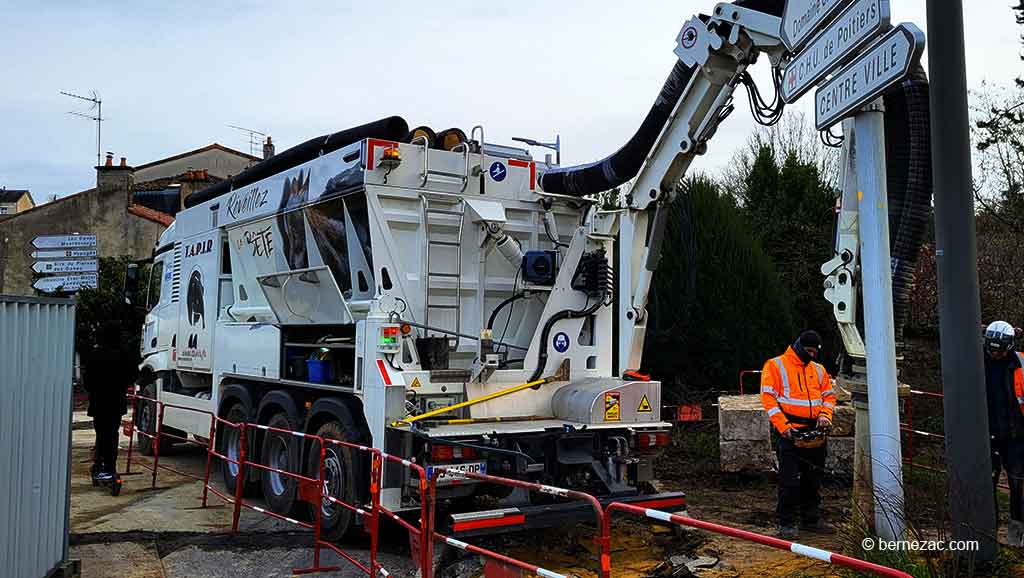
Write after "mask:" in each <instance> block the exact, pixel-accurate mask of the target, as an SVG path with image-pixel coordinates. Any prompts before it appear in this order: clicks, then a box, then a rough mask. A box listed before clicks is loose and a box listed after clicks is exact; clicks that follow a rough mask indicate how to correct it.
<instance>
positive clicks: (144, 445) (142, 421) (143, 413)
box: [132, 382, 175, 456]
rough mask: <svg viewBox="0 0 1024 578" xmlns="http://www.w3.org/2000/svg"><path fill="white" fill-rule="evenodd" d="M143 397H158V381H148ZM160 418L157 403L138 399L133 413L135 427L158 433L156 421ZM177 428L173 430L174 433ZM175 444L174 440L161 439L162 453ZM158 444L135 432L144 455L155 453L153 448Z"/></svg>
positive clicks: (143, 389)
mask: <svg viewBox="0 0 1024 578" xmlns="http://www.w3.org/2000/svg"><path fill="white" fill-rule="evenodd" d="M139 395H141V396H142V397H148V398H150V399H156V383H155V382H154V383H148V384H146V385H145V386H144V387H143V388H142V393H140V394H139ZM158 418H159V410H158V409H157V405H156V403H154V402H151V401H144V400H141V399H140V400H138V404H137V405H136V406H135V413H134V414H133V415H132V419H133V420H134V421H135V429H137V430H138V431H140V432H144V433H148V434H150V435H153V434H155V433H156V422H157V419H158ZM174 431H175V430H171V433H174ZM173 444H174V440H171V439H168V438H163V439H161V440H160V454H161V455H163V454H165V453H167V451H168V450H170V449H171V446H172V445H173ZM155 445H156V443H155V440H153V438H151V437H149V436H144V435H142V434H140V433H136V434H135V447H136V448H138V450H139V453H140V454H142V455H144V456H151V455H153V448H154V446H155Z"/></svg>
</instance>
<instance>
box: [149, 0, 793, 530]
mask: <svg viewBox="0 0 1024 578" xmlns="http://www.w3.org/2000/svg"><path fill="white" fill-rule="evenodd" d="M747 4H751V3H750V2H742V1H741V2H737V3H736V4H728V3H722V4H719V5H718V6H716V7H715V9H714V11H713V13H712V14H711V15H710V16H705V15H702V16H695V17H694V18H693V19H691V20H690V21H688V22H686V23H685V24H684V26H683V28H682V30H681V32H680V34H679V36H678V38H677V39H676V53H677V55H678V56H679V60H678V62H677V63H676V65H675V66H674V68H673V70H672V72H671V74H670V75H669V77H668V79H667V80H666V82H665V85H664V87H663V88H662V90H661V93H660V94H659V95H658V98H657V100H656V101H655V104H654V106H653V107H652V108H651V110H650V111H649V113H648V114H647V117H646V118H645V120H644V121H643V123H642V125H641V126H640V128H639V129H638V131H637V133H636V134H635V135H634V136H633V137H632V138H631V139H630V140H629V142H628V143H627V144H626V145H624V146H623V147H622V148H621V149H619V150H618V151H617V152H615V153H614V154H612V155H611V156H609V157H607V158H606V159H603V160H601V161H599V162H596V163H593V164H590V165H585V166H580V167H559V166H553V165H550V164H547V163H546V162H542V161H538V160H536V159H534V158H532V157H531V156H530V154H529V152H528V151H526V150H523V149H517V148H514V147H508V146H500V145H496V144H492V143H488V142H487V141H486V140H485V138H484V130H483V128H481V127H474V128H473V129H472V130H471V131H470V133H469V135H466V134H465V133H464V132H463V131H461V130H458V129H449V130H446V131H442V132H440V133H435V132H434V131H432V130H431V129H429V128H428V127H419V128H415V129H413V130H410V129H409V127H408V125H407V123H406V122H405V121H404V120H402V119H401V118H399V117H390V118H385V119H383V120H380V121H377V122H373V123H370V124H365V125H361V126H358V127H355V128H351V129H348V130H344V131H341V132H336V133H333V134H329V135H325V136H322V137H318V138H315V139H312V140H310V141H308V142H305V143H303V144H300V145H298V146H296V147H294V148H292V149H289V150H287V151H284V152H282V153H280V154H278V155H276V156H273V157H271V158H269V159H266V160H264V161H263V162H261V163H259V164H256V165H254V166H253V167H251V168H249V169H248V170H246V171H245V172H243V173H241V174H239V175H236V176H235V177H233V178H230V179H227V180H225V181H223V182H220V183H218V184H216V185H214V186H212V187H210V188H208V189H205V190H203V191H199V192H196V193H194V194H192V195H191V196H189V197H188V198H186V199H185V201H184V203H185V206H186V208H185V209H184V210H182V211H181V212H180V213H178V215H177V218H176V219H175V221H174V223H173V224H172V225H171V226H170V227H169V228H168V229H167V230H166V231H165V232H164V233H163V234H162V235H161V236H160V239H159V241H158V242H157V243H156V246H155V247H154V251H153V257H152V264H151V267H150V278H149V287H148V291H147V292H146V295H147V298H146V307H147V308H148V311H149V312H148V315H147V316H146V321H145V327H144V338H143V346H142V355H143V362H142V367H141V378H140V384H139V385H140V386H141V388H142V390H141V391H142V393H143V394H144V395H145V396H146V397H155V398H156V399H158V400H160V401H163V402H165V403H167V404H172V405H173V406H180V407H187V408H194V409H198V410H204V411H209V412H214V413H216V414H217V415H219V416H221V417H223V418H224V419H226V420H228V421H230V422H248V423H254V424H262V425H267V426H270V427H272V428H276V429H280V430H293V431H298V432H303V433H308V434H315V435H317V436H322V437H325V438H332V439H337V440H342V441H349V442H357V443H360V444H365V445H369V446H373V447H375V448H379V449H380V450H382V451H385V452H387V453H389V454H393V455H396V456H401V457H403V458H405V459H408V460H410V461H415V463H417V464H420V465H422V466H424V467H425V468H427V471H428V472H431V471H432V470H431V468H433V467H436V466H445V467H446V468H449V469H452V470H461V471H465V472H478V473H486V474H492V475H497V476H502V477H508V478H516V479H522V480H530V481H536V482H539V483H542V484H546V485H549V486H557V487H560V488H570V489H577V490H582V491H585V492H588V493H591V494H593V495H596V496H599V497H601V498H604V499H614V500H617V501H622V502H633V503H638V504H644V505H647V507H657V508H659V509H663V510H670V511H671V510H679V509H681V508H683V507H684V504H685V500H684V497H683V495H682V494H679V493H663V494H655V493H653V491H654V487H653V484H652V482H653V478H654V461H655V459H656V457H657V456H658V455H659V452H660V451H661V450H662V449H663V448H664V446H666V445H667V444H668V443H669V440H670V435H669V434H670V424H669V423H666V422H664V421H662V420H661V416H660V410H661V384H660V383H659V382H657V381H652V380H650V379H649V378H648V377H646V376H644V375H642V374H641V373H639V371H638V370H639V368H640V366H641V360H642V352H643V345H644V336H645V333H646V327H647V307H646V305H647V296H648V292H649V290H650V287H651V281H652V278H653V275H654V271H655V270H656V268H657V265H658V260H659V256H660V251H661V245H662V239H663V236H664V232H665V221H666V218H667V210H666V205H667V204H668V203H669V202H671V200H672V198H673V196H674V195H675V192H676V186H677V183H678V182H679V180H680V179H681V178H682V176H683V175H684V174H685V171H686V169H687V167H688V166H689V164H690V162H691V161H692V160H693V158H694V157H695V156H696V155H698V154H702V153H703V152H704V151H705V149H706V145H707V142H708V140H709V139H710V138H711V137H712V136H713V135H714V133H715V130H716V128H717V126H718V124H719V123H720V122H721V121H722V120H724V119H725V118H726V117H727V116H728V115H729V113H730V112H732V110H733V100H732V93H733V91H734V89H735V88H736V87H738V86H740V85H741V84H742V85H745V86H747V88H748V90H749V89H750V84H751V82H752V81H750V77H749V75H748V74H747V68H748V67H749V66H751V65H752V64H754V63H755V62H756V60H757V58H758V56H759V55H760V54H767V55H768V57H769V58H770V59H771V62H772V65H773V66H779V65H780V64H782V62H783V60H784V58H785V57H786V55H787V53H786V52H785V49H784V47H783V45H782V42H781V40H780V37H779V36H780V27H781V19H780V17H779V16H780V15H781V6H782V4H783V3H782V2H775V3H772V2H767V3H765V2H761V3H760V4H764V5H765V6H767V8H764V9H765V10H768V11H767V12H762V11H758V10H755V9H753V8H750V7H746V5H747ZM754 4H758V2H753V3H752V4H751V5H752V6H753V5H754ZM773 4H774V5H775V6H774V7H772V5H773ZM755 7H756V6H755ZM634 178H635V183H634V185H633V186H632V188H631V189H630V191H629V192H628V194H626V195H625V196H624V199H623V201H624V202H623V206H622V208H620V209H616V210H600V208H599V207H598V206H597V204H596V201H595V197H594V195H596V194H597V193H600V192H603V191H608V190H611V189H613V188H615V187H617V186H619V185H622V184H623V183H625V182H626V181H628V180H630V179H634ZM165 410H166V411H165V414H164V420H163V422H162V423H163V427H165V428H166V430H165V431H176V432H179V433H184V434H189V435H192V436H196V437H206V436H209V435H210V434H209V428H210V425H209V420H208V418H206V417H205V416H203V415H202V414H200V413H196V412H189V411H184V410H181V409H178V408H177V407H170V406H168V407H166V408H165ZM135 415H136V420H137V422H138V423H137V425H138V427H139V428H140V430H142V431H153V429H154V428H155V423H156V421H157V416H156V411H155V408H154V407H153V406H152V404H147V403H143V404H141V406H140V407H139V408H138V410H137V411H136V414H135ZM252 431H253V432H254V434H255V435H252V436H250V437H249V439H248V446H247V455H248V456H249V457H250V459H255V460H259V462H260V463H262V464H264V465H266V466H269V467H271V468H275V469H278V470H283V471H290V472H296V473H302V474H305V475H308V476H312V477H316V476H317V475H318V470H319V458H320V456H319V450H318V449H317V448H313V447H312V446H311V445H310V443H309V442H308V441H305V442H304V439H303V438H301V437H298V436H294V435H289V434H285V433H281V432H278V431H267V430H252ZM239 437H240V436H239V434H238V430H237V429H233V428H227V427H225V428H220V431H218V432H217V433H216V444H217V447H218V448H219V451H220V452H222V453H224V454H225V455H227V456H230V457H232V458H237V456H239V454H240V449H241V448H240V440H239ZM138 443H139V445H140V446H141V449H142V450H143V451H147V452H152V451H154V450H157V449H158V448H154V447H152V442H151V441H150V440H149V439H148V438H145V437H140V439H139V440H138ZM221 469H222V472H223V478H224V482H225V483H226V485H227V486H228V487H229V488H234V487H235V482H236V476H238V475H239V470H238V467H237V466H236V465H234V464H231V463H229V462H226V461H224V462H223V463H222V464H221ZM255 470H256V468H248V470H247V472H246V473H245V474H244V475H245V479H244V480H242V483H243V484H244V486H245V487H246V490H247V491H250V492H254V493H255V492H260V493H262V495H263V497H264V498H265V500H266V502H267V503H268V504H269V506H270V507H271V508H272V509H273V510H274V511H276V512H279V513H287V512H291V511H292V510H294V509H295V508H297V507H298V506H299V503H300V502H299V500H298V497H297V488H296V483H295V480H294V479H293V478H290V477H288V476H284V475H281V474H279V473H276V472H273V471H255ZM369 471H370V464H369V463H368V459H367V457H366V456H365V455H359V454H358V452H355V451H350V450H348V449H344V448H340V447H338V446H328V447H327V450H326V460H325V463H324V473H323V475H324V480H325V482H326V484H325V486H326V491H327V492H328V493H329V494H330V495H331V496H334V497H336V498H338V499H340V500H342V501H345V502H347V503H353V502H358V501H363V500H366V499H367V496H366V495H365V492H366V491H367V486H368V483H367V481H368V477H369ZM438 491H439V495H438V498H439V499H440V500H442V501H445V502H447V503H450V504H453V507H452V508H451V509H450V512H451V513H452V515H451V517H450V519H449V518H445V519H441V518H439V519H438V524H450V527H451V530H452V531H453V532H454V533H456V534H459V533H465V532H471V531H472V532H483V531H502V530H509V529H520V528H524V527H530V526H539V525H545V524H550V523H552V522H554V521H557V520H564V519H566V518H571V517H572V516H574V515H576V513H578V514H579V515H580V516H589V515H590V512H589V511H588V510H586V509H579V510H577V509H574V508H576V505H574V504H571V503H560V502H559V501H558V498H557V496H543V498H545V501H543V502H541V503H536V502H531V501H530V499H529V498H528V497H527V496H522V495H519V494H518V493H517V492H511V493H510V492H509V491H508V488H505V487H500V486H495V485H492V484H488V483H478V482H477V481H476V480H473V479H466V478H462V477H460V476H458V475H457V474H454V473H445V474H444V475H442V476H441V477H440V479H439V487H438ZM476 496H492V497H493V498H495V499H497V500H498V501H497V502H496V503H497V507H495V506H493V505H492V506H491V507H492V508H494V509H491V510H488V511H482V512H481V511H469V512H466V511H463V510H460V509H459V508H455V507H454V505H455V504H459V505H465V504H471V503H474V500H468V499H465V498H472V497H476ZM381 499H382V503H383V505H384V506H385V507H387V508H389V509H391V510H394V511H399V512H401V511H413V510H418V508H419V506H420V504H419V502H418V500H419V493H418V490H417V480H415V478H414V476H411V475H410V473H409V472H408V470H407V469H403V468H402V467H401V466H400V465H398V464H389V465H388V466H387V467H386V468H385V472H384V477H383V486H382V491H381ZM490 503H491V504H495V501H494V500H490ZM322 507H323V526H324V531H325V534H326V535H328V536H332V537H340V536H341V535H342V534H344V533H345V532H346V531H347V530H348V529H350V527H352V525H353V524H355V523H357V521H356V520H354V517H353V516H352V514H351V513H350V512H349V511H348V510H345V509H342V508H340V507H338V506H335V505H334V504H333V503H331V502H329V501H325V502H324V504H323V506H322ZM584 508H585V507H584Z"/></svg>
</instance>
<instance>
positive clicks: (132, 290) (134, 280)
mask: <svg viewBox="0 0 1024 578" xmlns="http://www.w3.org/2000/svg"><path fill="white" fill-rule="evenodd" d="M122 294H123V296H124V301H125V303H127V304H129V305H140V303H139V264H138V263H129V264H128V268H127V269H126V270H125V272H124V288H123V290H122Z"/></svg>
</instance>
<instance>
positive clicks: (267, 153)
mask: <svg viewBox="0 0 1024 578" xmlns="http://www.w3.org/2000/svg"><path fill="white" fill-rule="evenodd" d="M272 156H274V141H273V140H271V138H270V137H269V136H268V137H267V142H265V143H263V160H267V159H269V158H270V157H272Z"/></svg>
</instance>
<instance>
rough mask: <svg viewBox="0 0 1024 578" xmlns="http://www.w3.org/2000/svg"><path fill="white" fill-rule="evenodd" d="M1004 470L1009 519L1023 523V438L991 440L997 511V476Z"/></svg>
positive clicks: (993, 486)
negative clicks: (1007, 485) (1008, 498)
mask: <svg viewBox="0 0 1024 578" xmlns="http://www.w3.org/2000/svg"><path fill="white" fill-rule="evenodd" d="M1002 470H1006V481H1007V482H1008V483H1009V486H1010V519H1011V520H1017V521H1021V522H1024V438H1009V439H1000V438H994V439H992V490H993V491H995V492H997V493H996V510H997V512H996V514H997V515H996V519H997V520H998V518H999V516H998V513H999V512H998V509H999V494H998V488H997V486H998V485H999V475H1000V473H1001V472H1002Z"/></svg>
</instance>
